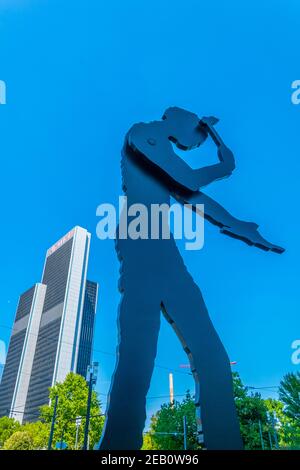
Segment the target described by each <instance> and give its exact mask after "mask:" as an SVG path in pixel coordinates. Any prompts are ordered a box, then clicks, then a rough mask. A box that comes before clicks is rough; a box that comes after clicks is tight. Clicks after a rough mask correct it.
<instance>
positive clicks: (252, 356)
mask: <svg viewBox="0 0 300 470" xmlns="http://www.w3.org/2000/svg"><path fill="white" fill-rule="evenodd" d="M0 7H1V19H0V37H1V50H0V79H1V80H5V82H6V85H7V104H6V105H5V106H0V122H1V127H0V129H1V130H0V132H1V173H0V196H1V201H2V204H1V245H2V252H1V268H0V286H1V287H0V316H1V317H0V318H1V322H0V323H1V325H2V326H1V327H0V338H1V339H3V340H5V341H8V340H9V336H10V329H9V328H10V327H11V326H12V323H13V317H14V313H15V308H16V304H17V300H18V296H19V294H20V293H21V292H23V291H24V290H26V289H27V288H28V287H30V286H31V285H32V284H33V283H34V282H36V281H39V280H40V278H41V272H42V267H43V260H44V256H45V251H46V249H47V248H48V247H49V246H50V245H51V244H52V243H53V242H54V241H56V240H57V239H58V238H60V236H62V235H63V234H64V233H65V232H67V231H68V230H69V229H70V228H72V227H73V226H74V225H81V226H83V227H86V228H87V229H88V230H89V231H90V232H91V233H92V247H91V258H90V267H89V277H90V279H92V280H95V281H98V282H99V284H100V297H99V308H98V313H97V327H96V337H95V349H96V350H97V351H95V353H94V359H95V360H98V361H99V362H100V377H99V381H98V384H97V389H98V391H99V392H100V393H101V394H103V395H101V397H102V398H103V401H104V402H105V395H106V393H107V390H108V387H109V381H110V375H111V373H112V370H113V367H114V360H115V359H114V352H115V346H116V315H117V306H118V302H119V294H118V291H117V281H118V262H117V258H116V254H115V251H114V244H113V242H112V241H100V240H97V238H96V233H95V230H96V224H97V218H96V207H97V206H98V205H99V204H100V203H102V202H111V203H117V200H118V197H119V195H120V194H121V176H120V148H121V146H122V141H123V137H124V134H125V133H126V131H127V130H128V128H129V127H130V126H131V125H132V124H133V123H135V122H138V121H148V120H153V119H157V118H160V117H161V115H162V112H163V111H164V109H165V108H167V107H168V106H171V105H176V106H181V107H184V108H187V109H190V110H191V111H194V112H196V113H198V114H199V115H200V116H201V115H211V114H212V115H216V116H218V117H219V118H220V122H219V124H218V130H219V132H220V133H221V135H222V136H224V139H225V141H226V142H227V143H228V145H229V146H230V147H231V148H232V149H233V151H234V153H235V156H236V163H237V169H236V171H235V172H234V174H233V176H232V177H231V178H230V179H227V180H224V181H222V182H217V183H216V184H215V185H212V186H210V187H209V188H207V190H206V192H207V194H209V195H211V196H213V197H215V198H216V199H217V200H218V201H219V202H221V203H222V204H223V205H224V206H225V207H226V208H227V209H229V210H230V211H231V212H232V213H233V214H234V215H236V216H238V217H241V218H243V219H244V220H252V221H255V222H257V223H258V224H259V225H260V228H261V232H262V234H263V235H265V236H266V237H269V238H270V241H272V242H274V243H276V244H279V245H282V246H284V247H286V249H287V251H286V253H284V254H283V255H282V256H278V255H275V254H272V253H265V252H263V251H259V250H257V249H255V248H251V247H248V246H246V245H244V244H242V243H241V242H239V241H236V240H232V239H229V238H227V237H225V236H223V235H221V234H220V233H219V232H218V230H217V229H216V228H215V227H211V226H209V225H208V224H206V225H205V245H204V249H203V250H201V251H199V252H191V251H190V252H184V249H183V244H182V243H181V244H180V246H179V247H180V249H181V250H182V254H183V256H184V259H185V261H186V264H187V266H188V268H189V270H190V271H191V273H192V275H193V276H194V278H195V280H196V281H197V283H198V284H199V286H200V287H201V289H202V292H203V295H204V298H205V300H206V303H207V306H208V308H209V311H210V313H211V317H212V319H213V321H214V323H215V325H216V328H217V330H218V332H219V334H220V336H221V338H222V340H223V341H224V344H225V346H226V348H227V350H228V352H229V355H230V357H231V359H232V360H236V361H238V364H237V365H236V366H235V368H236V370H238V371H239V372H240V374H241V377H242V379H243V381H244V382H245V383H246V384H248V385H254V386H257V387H262V386H274V385H278V383H279V381H280V379H281V377H282V375H283V374H284V373H286V372H288V371H292V370H294V371H296V370H298V369H299V366H295V365H293V364H292V363H291V354H292V350H291V343H292V341H293V340H295V339H299V337H300V326H299V308H300V295H299V264H300V255H299V248H298V245H299V235H300V233H299V232H300V224H299V218H298V214H299V208H298V201H299V196H298V187H299V184H298V179H299V173H300V161H299V139H298V135H297V133H298V132H299V131H298V129H299V120H300V106H295V105H292V103H291V83H292V81H294V80H296V79H299V78H300V71H299V60H297V59H298V47H297V46H298V42H299V26H300V25H299V22H300V19H299V18H300V16H299V13H300V6H299V3H298V2H297V1H296V0H288V1H283V0H280V1H279V0H273V1H272V2H271V1H266V0H260V1H258V0H252V1H251V2H250V1H245V2H239V1H233V0H231V1H230V0H228V1H227V2H224V1H212V2H204V1H200V0H186V1H185V2H182V1H179V0H172V1H170V0H168V1H167V0H164V1H162V0H151V1H146V0H144V1H136V0H126V1H121V0H119V1H112V2H103V1H102V2H99V0H90V1H89V2H83V1H79V0H73V1H72V2H71V1H64V2H62V1H58V0H51V1H50V0H49V1H47V0H39V1H38V0H22V1H21V0H10V1H8V0H6V1H5V0H0ZM202 155H204V158H203V159H202ZM186 158H187V160H186V161H189V162H190V163H191V165H192V166H195V167H196V166H197V164H199V161H200V160H201V162H200V164H202V162H204V161H206V162H207V161H208V160H210V161H211V162H213V161H215V151H214V149H213V147H212V146H210V145H209V144H208V143H207V144H205V145H204V146H203V149H197V150H195V151H192V152H191V154H190V156H187V157H186ZM107 353H109V354H107ZM186 362H187V361H186V358H185V355H184V353H183V351H182V349H181V346H180V344H179V343H178V341H177V338H176V337H175V336H174V333H173V331H172V330H171V329H170V328H169V326H168V325H167V324H166V323H165V321H163V322H162V329H161V334H160V340H159V350H158V356H157V366H162V367H156V368H155V372H154V375H153V380H152V385H151V390H150V391H149V399H148V412H149V415H150V414H151V413H152V412H153V411H154V410H155V409H157V407H158V406H159V404H160V402H161V401H163V399H156V398H153V397H157V396H164V395H168V369H174V370H175V371H174V382H175V394H176V395H181V394H183V393H184V392H185V390H186V389H188V388H190V389H191V390H193V381H192V379H191V377H190V376H189V375H188V374H187V373H186V371H185V370H183V369H180V367H179V365H180V364H183V363H186ZM129 366H130V367H134V364H130V365H129ZM269 393H270V394H271V396H274V394H273V393H271V392H268V393H267V394H269Z"/></svg>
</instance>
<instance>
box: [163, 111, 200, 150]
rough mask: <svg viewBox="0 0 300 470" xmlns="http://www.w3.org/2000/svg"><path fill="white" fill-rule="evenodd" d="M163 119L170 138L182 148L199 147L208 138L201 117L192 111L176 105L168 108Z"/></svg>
mask: <svg viewBox="0 0 300 470" xmlns="http://www.w3.org/2000/svg"><path fill="white" fill-rule="evenodd" d="M162 119H163V120H164V121H165V125H166V126H167V130H168V132H169V136H168V137H169V139H170V140H171V141H172V142H174V143H175V144H176V145H177V147H179V148H181V149H182V150H189V149H192V148H195V147H199V145H201V144H202V143H203V142H204V141H205V139H206V138H207V132H206V131H205V129H203V126H202V127H201V125H200V119H199V117H198V116H197V114H194V113H191V112H190V111H186V110H185V109H182V108H177V107H175V106H174V107H172V108H168V109H166V111H165V112H164V115H163V117H162Z"/></svg>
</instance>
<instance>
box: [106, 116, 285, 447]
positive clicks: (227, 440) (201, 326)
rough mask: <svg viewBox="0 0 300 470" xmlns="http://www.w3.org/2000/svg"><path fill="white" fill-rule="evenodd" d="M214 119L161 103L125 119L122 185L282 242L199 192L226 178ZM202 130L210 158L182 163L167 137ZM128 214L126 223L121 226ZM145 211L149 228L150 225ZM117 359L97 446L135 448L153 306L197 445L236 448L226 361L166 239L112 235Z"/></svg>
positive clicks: (247, 234) (194, 142) (133, 195)
mask: <svg viewBox="0 0 300 470" xmlns="http://www.w3.org/2000/svg"><path fill="white" fill-rule="evenodd" d="M217 121H218V120H217V119H216V118H214V117H208V118H202V119H201V120H200V119H199V118H198V117H197V115H196V114H193V113H191V112H188V111H186V110H183V109H180V108H176V107H173V108H169V109H167V110H166V112H165V113H164V116H163V118H162V120H161V121H154V122H150V123H139V124H135V125H134V126H133V127H132V128H131V129H130V130H129V132H128V133H127V135H126V138H125V143H124V147H123V150H122V176H123V190H124V193H125V195H126V196H127V202H128V207H129V206H131V205H133V204H137V203H138V204H141V203H142V204H144V205H145V206H146V207H148V208H149V211H148V212H149V214H151V211H150V207H151V204H164V203H165V204H169V205H170V197H171V196H173V197H175V198H176V199H177V200H179V201H180V202H182V203H189V204H191V205H192V207H193V208H194V210H197V208H196V204H200V203H202V204H204V211H205V213H204V217H206V218H207V219H208V220H209V221H210V222H212V223H213V224H215V225H217V226H219V227H220V228H221V232H222V233H225V234H227V235H230V236H232V237H235V238H239V239H240V240H243V241H245V242H246V243H248V244H252V245H255V246H257V247H259V248H262V249H264V250H271V251H274V252H277V253H281V252H282V251H283V249H282V248H280V247H278V246H276V245H272V244H271V243H269V242H267V241H266V240H265V239H264V238H263V237H262V236H261V235H260V234H259V233H258V231H257V228H258V226H257V225H256V224H253V223H249V222H243V221H239V220H238V219H236V218H234V217H233V216H231V215H230V214H229V213H228V212H227V211H226V210H225V209H224V208H223V207H222V206H220V205H219V204H217V203H216V202H215V201H214V200H213V199H211V198H209V197H208V196H206V195H205V194H203V193H202V192H200V191H199V189H200V188H202V187H203V186H205V185H207V184H209V183H212V182H213V181H216V180H218V179H220V178H225V177H228V176H230V174H231V173H232V171H233V170H234V168H235V161H234V157H233V154H232V152H231V151H230V150H229V149H228V147H226V145H225V144H224V143H223V141H222V139H221V138H220V136H219V135H218V134H217V132H216V131H215V129H214V124H216V122H217ZM208 136H210V137H211V138H212V139H213V141H214V142H215V144H216V146H217V154H218V159H219V162H218V163H216V164H214V165H211V166H206V167H203V168H200V169H197V170H193V169H191V168H190V167H189V166H188V165H187V164H186V163H185V162H184V161H183V160H182V159H181V158H180V157H179V156H177V155H176V153H174V150H173V146H172V143H171V142H173V143H175V144H176V146H177V147H178V148H181V149H183V150H190V149H192V148H195V147H198V146H199V145H201V144H202V143H203V142H204V141H205V139H206V138H207V137H208ZM202 215H203V214H202ZM130 221H131V218H130V217H128V221H127V223H128V224H130ZM151 222H152V221H151V217H150V215H149V220H148V224H149V232H150V230H151V229H150V227H151ZM116 246H117V252H118V256H119V259H120V262H121V271H120V272H121V277H120V286H119V287H120V291H121V293H122V298H121V303H120V307H119V316H118V328H119V344H118V353H117V364H116V368H115V372H114V375H113V379H112V384H111V389H110V393H109V399H108V410H107V416H106V422H105V427H104V431H103V435H102V438H101V440H100V443H99V449H100V450H130V449H140V448H141V446H142V441H143V429H144V425H145V419H146V395H147V392H148V389H149V386H150V380H151V376H152V372H153V368H154V361H155V357H156V352H157V339H158V334H159V328H160V313H161V312H162V313H163V314H164V316H165V318H166V319H167V320H168V322H169V323H170V324H171V325H172V327H173V329H174V330H175V332H176V334H177V336H178V338H179V339H180V341H181V343H182V345H183V348H184V350H185V352H186V353H187V355H188V358H189V361H190V364H191V370H192V373H193V376H194V379H195V382H196V399H195V402H196V406H201V418H202V424H203V433H204V443H205V447H206V448H208V449H242V440H241V436H240V429H239V423H238V419H237V413H236V408H235V403H234V398H233V388H232V374H231V368H230V362H229V358H228V356H227V353H226V351H225V349H224V347H223V345H222V342H221V340H220V338H219V336H218V334H217V333H216V331H215V329H214V326H213V324H212V322H211V320H210V318H209V314H208V311H207V308H206V306H205V303H204V301H203V298H202V295H201V292H200V289H199V288H198V286H197V285H196V284H195V282H194V280H193V278H192V277H191V275H190V274H189V273H188V271H187V269H186V267H185V265H184V262H183V259H182V257H181V255H180V253H179V251H178V248H177V246H176V244H175V241H174V238H173V237H172V236H171V237H170V239H163V238H162V236H161V233H160V235H159V237H158V238H157V239H151V238H149V239H141V238H138V239H135V240H133V239H130V238H127V239H122V238H121V237H120V235H119V232H118V236H117V243H116Z"/></svg>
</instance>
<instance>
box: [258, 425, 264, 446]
mask: <svg viewBox="0 0 300 470" xmlns="http://www.w3.org/2000/svg"><path fill="white" fill-rule="evenodd" d="M258 426H259V435H260V442H261V448H262V450H265V444H264V439H263V433H262V427H261V422H260V419H259V420H258Z"/></svg>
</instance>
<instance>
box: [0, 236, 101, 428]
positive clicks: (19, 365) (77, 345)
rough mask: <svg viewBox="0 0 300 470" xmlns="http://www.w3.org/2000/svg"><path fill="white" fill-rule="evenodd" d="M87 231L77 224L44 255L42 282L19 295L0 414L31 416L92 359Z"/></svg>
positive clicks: (93, 291)
mask: <svg viewBox="0 0 300 470" xmlns="http://www.w3.org/2000/svg"><path fill="white" fill-rule="evenodd" d="M89 248H90V234H89V233H88V232H87V230H85V229H83V228H81V227H75V228H74V229H73V230H71V231H70V232H68V233H67V234H66V235H65V236H64V237H63V238H61V239H60V240H59V241H58V242H57V243H55V244H54V245H53V246H52V247H51V248H49V250H48V251H47V254H46V261H45V266H44V272H43V276H42V284H37V285H36V286H34V287H33V288H31V289H30V290H29V291H27V292H25V293H24V294H23V295H22V296H21V297H20V302H19V306H18V309H17V314H16V318H15V324H14V328H13V333H12V336H11V341H10V345H9V349H8V354H7V360H6V365H5V367H4V372H3V377H2V381H1V384H0V416H3V415H8V416H11V417H14V418H15V419H18V421H20V422H23V421H35V420H37V419H38V417H39V408H40V407H41V406H42V405H45V404H47V403H48V402H49V387H51V386H53V385H54V384H55V383H57V382H62V381H63V380H64V379H65V377H66V375H67V374H68V373H69V372H71V371H73V372H77V373H80V374H82V375H83V376H85V375H86V369H87V366H88V364H89V363H90V362H91V354H92V343H93V334H94V324H95V314H96V308H97V297H98V284H96V283H94V282H90V281H87V280H86V275H87V267H88V259H89Z"/></svg>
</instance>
